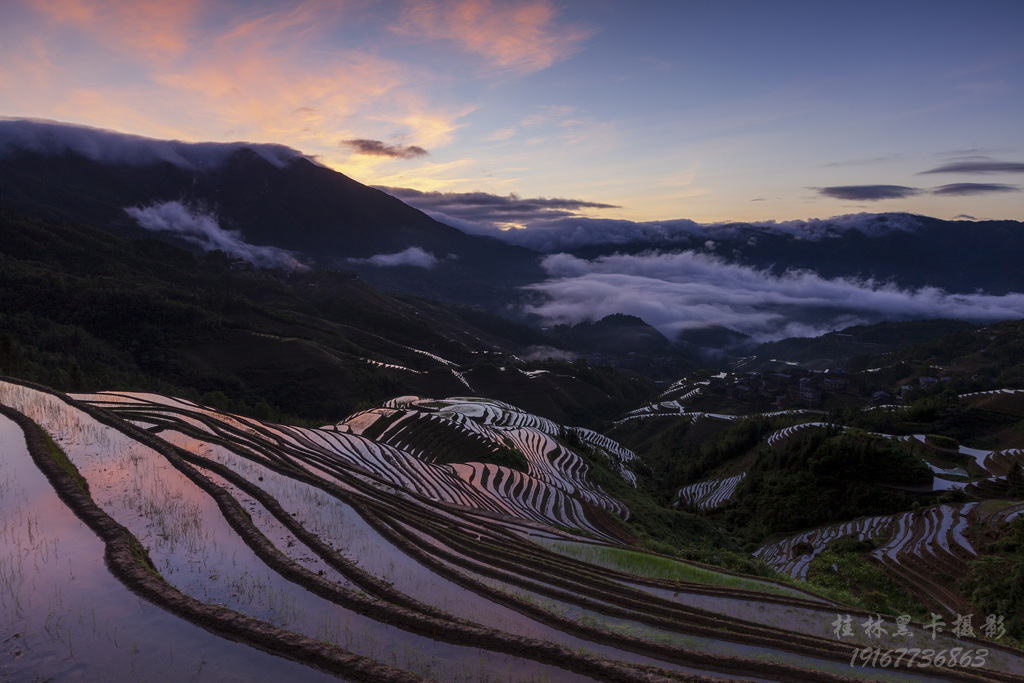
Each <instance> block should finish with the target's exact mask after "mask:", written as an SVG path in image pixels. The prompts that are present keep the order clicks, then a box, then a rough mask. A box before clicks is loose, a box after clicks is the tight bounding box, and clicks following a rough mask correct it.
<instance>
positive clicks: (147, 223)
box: [125, 202, 308, 270]
mask: <svg viewBox="0 0 1024 683" xmlns="http://www.w3.org/2000/svg"><path fill="white" fill-rule="evenodd" d="M125 212H126V213H127V214H128V215H129V216H131V217H132V218H134V219H135V220H136V221H137V222H138V224H139V225H141V226H142V227H143V228H145V229H146V230H152V231H154V232H165V233H171V234H174V235H176V236H177V237H179V238H181V239H183V240H185V241H186V242H189V243H190V244H194V245H196V246H197V247H199V248H201V249H202V250H203V251H213V250H214V249H220V250H221V251H223V252H226V253H228V254H230V255H232V256H236V257H238V258H240V259H244V260H246V261H248V262H249V263H251V264H253V265H255V266H259V267H261V268H285V269H287V270H307V269H308V267H307V266H306V265H305V264H303V263H300V262H299V261H297V260H296V259H295V257H294V256H293V255H292V254H291V252H288V251H285V250H284V249H279V248H278V247H269V246H257V245H254V244H249V243H248V242H246V241H245V240H244V239H243V238H242V235H241V233H239V232H237V231H235V230H225V229H224V228H222V227H220V225H219V224H218V223H217V219H216V217H215V216H213V215H211V214H208V213H204V212H202V211H200V210H198V209H194V208H190V207H188V206H186V205H184V204H182V203H181V202H162V203H158V204H151V205H149V206H144V207H140V206H132V207H128V208H126V209H125Z"/></svg>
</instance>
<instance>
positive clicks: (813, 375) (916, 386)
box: [708, 366, 952, 409]
mask: <svg viewBox="0 0 1024 683" xmlns="http://www.w3.org/2000/svg"><path fill="white" fill-rule="evenodd" d="M951 380H952V378H951V377H918V378H916V381H914V382H913V383H912V384H904V385H902V386H900V387H898V388H897V389H896V391H895V395H894V394H892V393H889V392H888V391H875V392H874V393H872V394H871V396H870V397H868V396H867V394H864V395H863V396H864V397H865V398H868V403H869V404H870V405H876V406H878V405H891V404H894V403H895V404H899V403H904V402H906V401H907V400H909V399H911V398H912V397H913V396H914V395H915V394H916V393H917V392H919V391H928V390H931V389H932V388H933V387H935V386H936V385H939V386H941V385H943V384H945V383H948V382H950V381H951ZM709 384H710V386H709V387H708V389H709V392H710V393H718V394H724V395H725V396H727V397H729V398H731V399H733V400H735V401H740V402H742V403H758V404H765V403H767V404H768V405H771V406H772V407H775V408H778V409H784V408H794V407H803V408H817V407H820V406H821V404H822V403H823V402H824V400H825V397H826V396H828V395H829V394H852V395H858V394H859V393H860V392H861V391H863V390H864V386H863V384H864V383H863V382H852V381H851V378H850V376H849V375H848V374H847V373H845V372H842V371H839V370H824V371H822V370H808V369H807V368H802V367H799V366H793V367H791V368H787V369H786V371H785V372H744V373H741V374H734V375H729V376H728V377H724V378H723V377H717V378H714V379H712V380H711V382H710V383H709Z"/></svg>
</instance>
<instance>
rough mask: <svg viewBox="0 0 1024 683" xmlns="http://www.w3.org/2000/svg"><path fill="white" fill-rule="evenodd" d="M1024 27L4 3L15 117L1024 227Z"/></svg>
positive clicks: (826, 4) (549, 194)
mask: <svg viewBox="0 0 1024 683" xmlns="http://www.w3.org/2000/svg"><path fill="white" fill-rule="evenodd" d="M1022 26H1024V2H1022V1H1021V0H972V1H971V2H967V1H958V2H953V1H949V0H927V1H917V0H885V1H883V2H877V1H875V0H859V1H858V2H856V3H853V2H833V1H831V0H814V1H813V2H805V1H798V0H772V1H768V0H745V1H742V2H739V1H735V0H628V1H627V0H562V1H555V0H550V1H549V0H330V1H328V0H313V1H309V2H293V1H283V0H247V1H242V0H205V1H200V0H179V1H177V2H173V3H171V2H166V1H160V2H152V1H151V0H131V1H121V0H110V1H101V0H3V2H0V116H6V117H18V118H20V117H25V118H36V119H46V120H53V121H62V122H67V123H74V124H82V125H87V126H94V127H99V128H104V129H110V130H117V131H121V132H125V133H132V134H136V135H143V136H148V137H153V138H159V139H174V140H182V141H188V142H198V141H216V142H234V141H248V142H260V143H280V144H283V145H287V146H289V147H292V148H295V149H298V150H300V151H302V152H303V153H305V154H307V155H310V156H313V157H315V158H316V159H317V160H318V161H320V162H321V163H323V164H325V165H327V166H329V167H331V168H334V169H336V170H338V171H340V172H342V173H345V174H346V175H349V176H351V177H352V178H354V179H355V180H357V181H359V182H362V183H365V184H368V185H375V186H379V187H384V188H389V191H392V192H393V193H395V194H396V195H398V196H402V197H403V198H406V200H407V201H410V203H413V204H414V205H416V204H417V202H420V203H422V204H424V205H429V206H430V207H431V208H432V209H433V210H435V211H438V212H441V213H445V214H446V215H455V216H458V215H461V214H459V211H460V210H462V211H465V212H467V213H466V214H465V215H466V216H469V214H470V213H472V212H475V213H472V217H468V218H466V220H481V221H485V222H489V224H491V225H493V226H498V227H508V226H525V225H530V224H531V221H534V220H537V218H538V216H540V217H541V218H547V219H551V218H559V217H572V216H582V217H588V218H592V219H607V220H610V221H614V220H623V221H664V220H676V219H686V220H691V221H696V222H699V223H711V222H722V221H732V220H744V221H765V220H779V221H784V220H799V219H809V218H825V217H829V216H836V215H845V214H853V213H858V212H875V213H878V212H888V211H902V212H911V213H919V214H925V215H929V216H935V217H939V218H947V219H951V218H956V217H964V218H972V219H1015V220H1024V194H1022V188H1024V123H1022V121H1024V115H1022V113H1021V112H1024V41H1021V39H1020V30H1021V27H1022ZM449 209H450V210H449Z"/></svg>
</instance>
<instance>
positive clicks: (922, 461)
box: [607, 322, 1024, 673]
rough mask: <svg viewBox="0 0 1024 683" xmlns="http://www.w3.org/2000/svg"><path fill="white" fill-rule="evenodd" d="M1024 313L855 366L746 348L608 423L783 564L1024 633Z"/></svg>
mask: <svg viewBox="0 0 1024 683" xmlns="http://www.w3.org/2000/svg"><path fill="white" fill-rule="evenodd" d="M1019 330H1020V323H1018V322H1013V323H1005V324H1000V325H995V326H992V327H990V328H979V329H977V330H967V331H959V332H956V333H955V334H954V335H952V336H951V337H950V338H949V339H946V340H942V341H933V342H929V343H927V344H923V345H919V346H915V347H907V348H905V349H900V350H898V351H887V352H885V353H884V354H882V355H879V356H876V357H867V356H865V357H863V358H858V359H856V362H851V364H850V366H851V368H856V369H852V370H850V371H837V370H835V369H820V368H819V369H812V368H811V367H808V366H805V365H801V364H798V363H796V362H794V361H791V360H787V361H785V362H783V361H778V360H766V359H759V358H757V357H753V356H752V357H747V358H744V359H739V360H737V361H735V362H733V363H732V364H731V365H730V366H729V369H728V370H726V371H724V372H719V373H718V374H712V373H711V372H708V371H702V372H696V373H693V374H691V375H690V376H687V377H685V378H682V379H680V380H679V381H677V382H674V383H673V384H671V385H669V386H668V387H667V388H666V389H665V390H664V391H663V392H662V393H661V394H660V395H659V396H657V397H656V398H655V399H654V400H653V401H651V402H650V403H648V404H647V405H645V406H643V407H641V408H638V409H635V410H633V411H631V412H629V413H628V414H626V415H625V416H624V418H623V419H620V420H618V421H617V422H616V423H615V424H614V425H613V426H612V427H611V429H610V430H609V431H608V432H607V433H608V435H609V436H610V437H612V438H615V439H617V440H619V441H620V442H621V443H623V444H624V445H626V446H628V447H630V448H631V449H633V450H634V451H635V452H637V453H638V454H640V455H639V462H640V467H641V468H643V469H644V477H642V481H643V483H644V484H646V485H647V486H648V488H650V489H651V490H652V491H653V493H654V494H655V495H657V496H659V497H660V498H661V499H662V500H665V501H668V502H670V503H671V504H672V505H673V506H675V507H676V508H678V509H685V510H689V511H691V512H693V513H696V514H698V515H700V516H702V517H704V518H705V519H707V520H709V521H711V522H713V523H714V524H716V525H717V526H719V527H720V528H723V529H725V530H726V531H727V532H728V533H730V534H732V537H733V538H734V539H736V540H737V541H738V542H739V543H741V544H742V546H743V548H744V550H746V551H747V552H750V553H752V555H753V556H754V557H756V558H758V559H759V560H762V561H764V562H765V563H767V564H768V565H769V566H771V567H772V568H773V569H774V570H776V571H777V572H779V573H780V574H782V575H785V576H788V577H790V578H792V579H795V580H798V581H800V582H803V584H804V585H806V586H807V587H808V588H810V589H812V590H816V591H820V592H821V593H822V594H824V595H827V596H829V597H830V598H832V599H837V600H840V601H846V602H849V603H852V604H855V605H856V606H858V607H860V608H862V609H866V610H869V611H874V612H877V613H879V614H881V615H883V616H884V615H891V616H893V617H895V616H896V615H904V616H905V615H910V616H911V617H912V618H915V619H921V620H923V621H928V620H929V619H934V620H937V621H941V622H942V624H944V625H946V626H950V627H952V626H953V625H954V624H958V623H960V624H964V623H966V624H967V625H969V626H970V625H971V624H972V623H973V624H974V626H973V627H972V628H973V630H977V627H978V626H979V624H986V625H987V626H986V628H987V631H988V632H989V633H990V634H997V635H998V636H999V638H1000V639H1001V640H1002V642H1003V643H1004V644H1007V643H1008V644H1016V645H1017V646H1019V645H1020V642H1021V640H1020V638H1021V634H1022V630H1021V624H1022V615H1021V605H1022V603H1021V602H1020V600H1019V597H1020V595H1021V593H1020V589H1019V585H1020V580H1021V577H1022V576H1024V574H1022V573H1021V572H1022V571H1024V428H1022V426H1024V389H1021V388H1013V387H1019V386H1020V384H1019V373H1020V356H1019V346H1020V343H1019V339H1020V336H1019ZM843 343H847V344H848V345H850V346H852V347H856V343H852V342H843ZM819 346H820V347H821V348H825V349H826V350H830V351H834V350H835V349H836V348H837V346H836V344H835V343H831V344H825V343H824V342H823V343H822V344H819ZM810 348H811V350H812V351H814V352H815V353H818V352H820V350H821V348H818V347H815V346H813V345H810ZM805 360H806V359H805ZM819 360H820V359H819ZM816 363H819V361H815V360H810V361H808V365H811V366H813V365H815V364H816ZM826 364H827V363H825V361H820V365H826ZM1002 382H1006V383H1007V384H1008V386H1009V387H1010V388H991V387H993V385H995V386H999V384H1000V383H1002ZM972 620H973V622H972ZM1004 627H1005V628H1004ZM1018 673H1020V672H1018Z"/></svg>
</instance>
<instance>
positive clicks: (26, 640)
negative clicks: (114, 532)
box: [0, 417, 336, 682]
mask: <svg viewBox="0 0 1024 683" xmlns="http://www.w3.org/2000/svg"><path fill="white" fill-rule="evenodd" d="M24 444H25V442H24V438H23V437H22V432H21V430H20V429H19V428H18V427H17V425H15V424H14V423H13V422H11V421H10V420H8V419H7V418H3V417H0V458H2V460H0V519H2V520H3V521H2V522H0V530H2V532H0V631H2V632H3V633H4V638H5V642H4V643H3V644H2V645H0V648H2V649H0V661H2V662H3V663H2V664H0V678H3V679H5V680H7V677H10V678H9V680H12V681H15V680H35V679H39V680H44V679H47V678H50V677H52V678H55V679H57V680H99V679H105V680H146V681H182V680H197V681H239V682H242V681H251V680H258V679H260V678H263V679H267V678H269V677H273V678H276V679H278V680H289V679H290V680H303V681H307V680H309V681H319V680H323V681H327V680H336V679H334V678H333V677H330V676H327V675H325V674H322V673H320V672H317V671H315V670H313V669H310V668H309V667H306V666H302V665H299V664H296V663H293V662H289V661H287V660H282V659H280V658H277V657H273V656H271V655H268V654H266V653H263V652H260V651H258V650H254V649H252V648H250V647H247V646H245V645H242V644H239V643H235V642H232V641H229V640H224V639H222V638H218V637H217V636H214V635H213V634H211V633H209V632H207V631H205V630H203V629H201V628H199V627H197V626H193V625H192V624H190V623H188V622H186V621H183V620H181V619H178V618H177V617H175V616H173V615H171V614H169V613H167V612H164V611H163V610H162V609H159V608H157V607H154V606H152V605H150V604H149V603H147V602H144V601H141V600H139V598H138V597H136V596H135V595H134V594H133V593H131V592H129V591H128V590H127V589H126V588H125V587H124V586H123V585H122V584H121V583H120V582H119V581H117V580H116V579H115V578H114V577H112V576H111V575H110V573H109V572H108V571H107V568H106V565H105V564H104V562H103V544H102V542H101V541H100V539H99V538H98V537H97V536H95V535H94V534H93V533H92V531H91V530H90V529H89V528H88V527H86V526H85V525H84V524H83V523H82V522H81V521H79V520H78V518H77V517H75V516H74V514H72V513H71V511H70V510H69V509H68V508H67V507H66V506H65V505H64V504H63V503H62V502H61V501H60V500H59V499H58V498H57V495H56V494H55V493H54V491H53V489H52V488H51V487H50V484H49V482H48V481H46V478H45V477H44V476H43V475H42V473H41V472H40V471H39V470H38V469H37V468H36V466H35V464H34V463H33V462H32V460H31V459H30V458H29V455H28V452H27V450H26V448H25V445H24Z"/></svg>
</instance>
